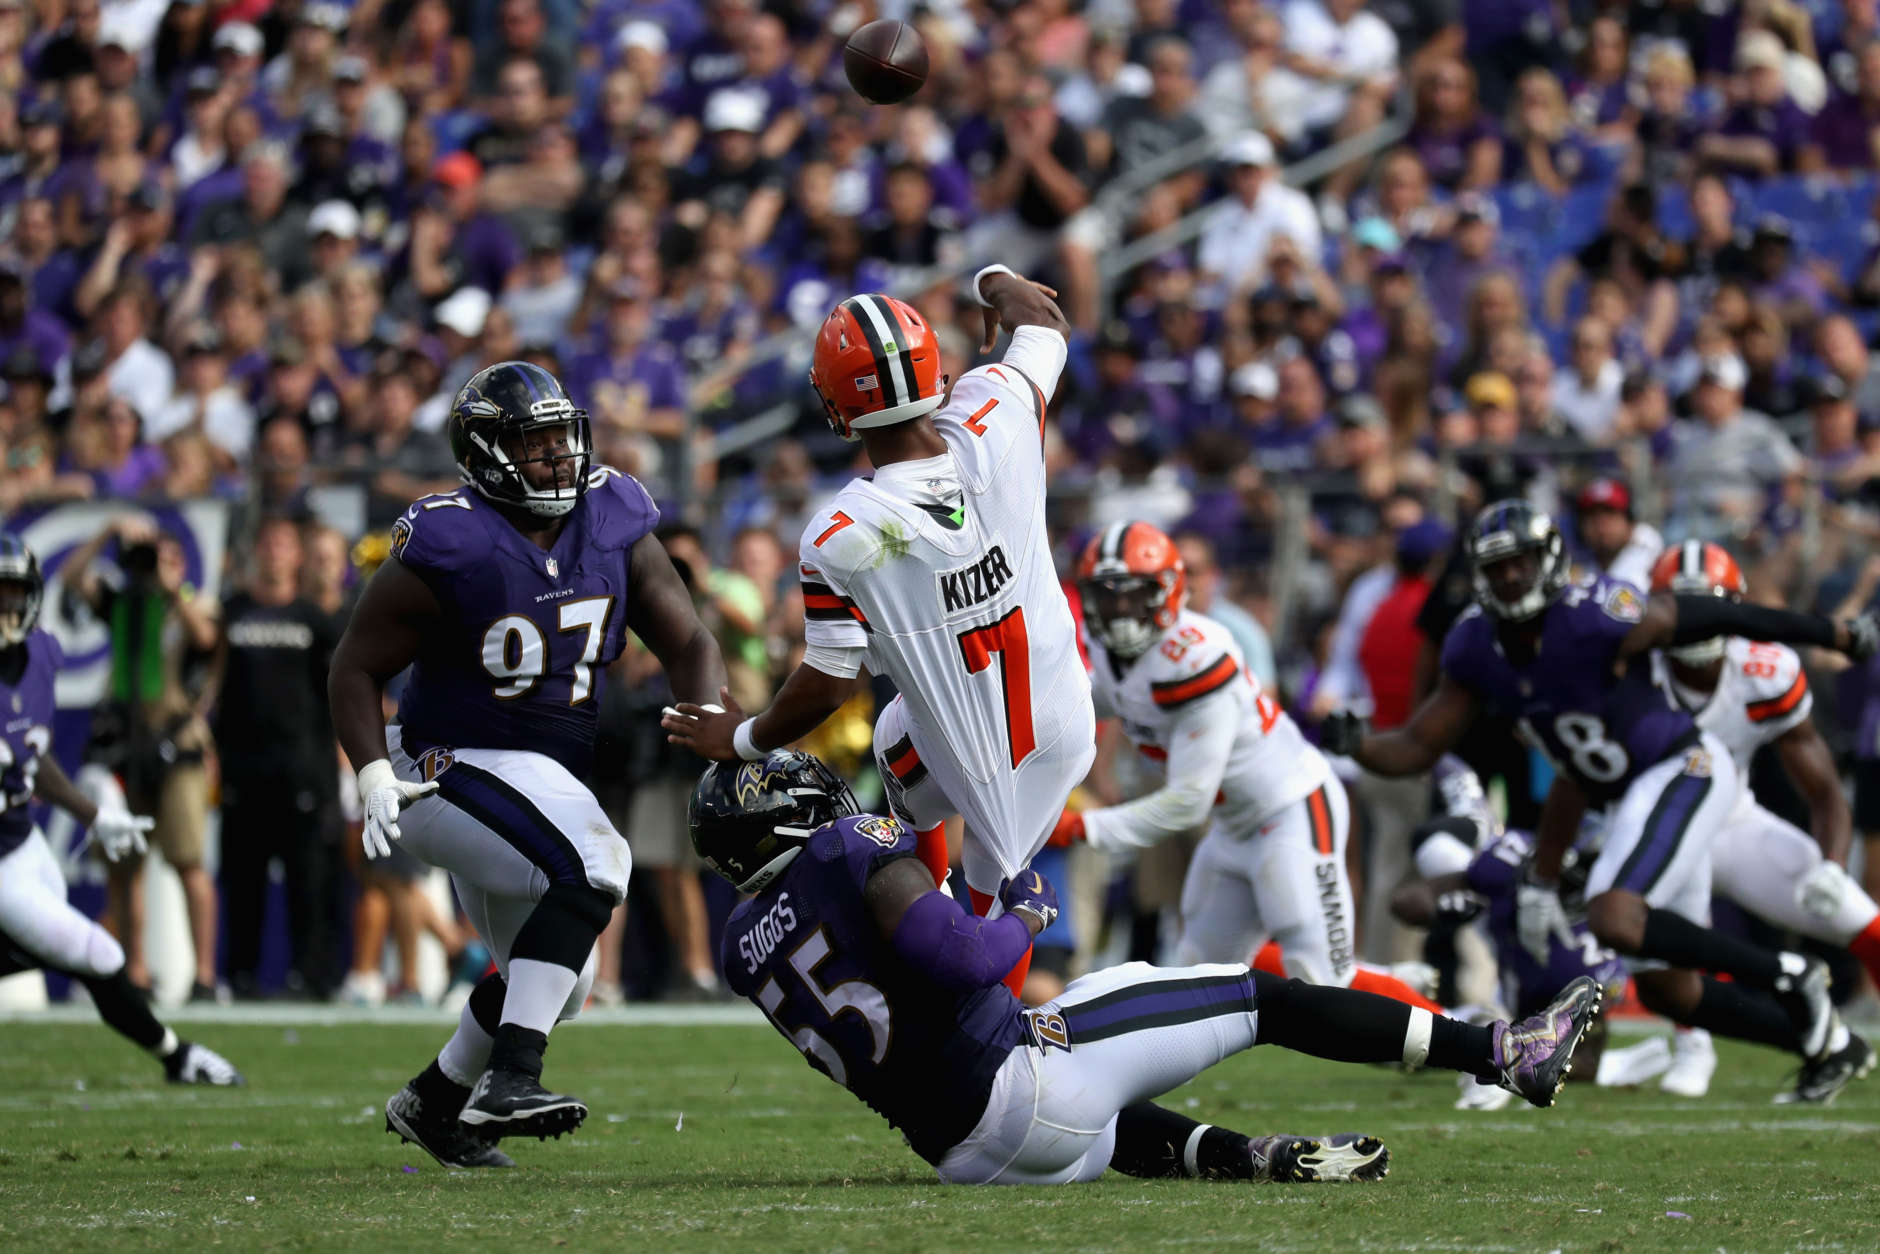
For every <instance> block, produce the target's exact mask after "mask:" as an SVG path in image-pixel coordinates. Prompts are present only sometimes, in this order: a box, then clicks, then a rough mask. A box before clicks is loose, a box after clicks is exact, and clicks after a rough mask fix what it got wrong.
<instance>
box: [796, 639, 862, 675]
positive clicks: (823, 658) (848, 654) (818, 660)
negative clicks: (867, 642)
mask: <svg viewBox="0 0 1880 1254" xmlns="http://www.w3.org/2000/svg"><path fill="white" fill-rule="evenodd" d="M867 657H868V649H867V648H866V647H865V646H862V645H834V644H817V643H816V642H815V641H810V642H808V643H806V644H805V645H804V646H803V665H805V666H810V667H814V668H815V669H817V670H819V671H821V672H822V673H823V674H825V675H834V676H835V677H836V678H837V679H854V678H855V677H856V676H857V675H859V674H860V673H861V670H862V662H863V661H864V660H866V659H867Z"/></svg>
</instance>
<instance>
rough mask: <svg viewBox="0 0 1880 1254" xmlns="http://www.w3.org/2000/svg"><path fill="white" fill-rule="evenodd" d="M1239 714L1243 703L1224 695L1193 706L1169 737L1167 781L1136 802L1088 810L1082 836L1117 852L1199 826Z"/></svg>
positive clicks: (1216, 790)
mask: <svg viewBox="0 0 1880 1254" xmlns="http://www.w3.org/2000/svg"><path fill="white" fill-rule="evenodd" d="M1240 715H1241V710H1240V703H1239V702H1238V700H1237V699H1236V698H1235V697H1234V696H1233V695H1231V694H1226V693H1223V694H1222V695H1220V696H1213V697H1208V698H1204V699H1203V700H1200V701H1196V702H1195V703H1193V704H1192V705H1191V706H1189V707H1188V709H1187V710H1186V711H1185V712H1184V713H1183V714H1182V717H1181V718H1180V719H1179V720H1177V721H1176V723H1175V727H1174V731H1173V734H1172V735H1170V737H1169V746H1168V779H1167V781H1166V782H1165V783H1164V784H1163V785H1162V787H1160V788H1158V789H1156V790H1155V791H1154V792H1152V793H1149V794H1148V795H1147V796H1143V797H1138V798H1136V799H1135V800H1134V801H1126V802H1124V803H1123V804H1122V805H1116V806H1105V807H1104V808H1103V809H1101V810H1086V811H1085V812H1084V839H1085V840H1086V841H1087V842H1089V844H1090V845H1091V847H1092V848H1095V849H1100V850H1102V851H1103V852H1105V853H1117V852H1119V851H1121V850H1124V849H1147V848H1149V847H1150V846H1151V845H1159V844H1161V843H1162V842H1163V841H1165V840H1167V839H1169V837H1171V836H1176V835H1179V834H1180V833H1182V832H1186V831H1190V830H1192V829H1194V828H1196V827H1199V826H1201V824H1202V823H1203V822H1204V821H1205V820H1206V819H1207V817H1208V811H1210V810H1212V809H1213V808H1214V798H1215V797H1216V796H1217V795H1218V794H1219V793H1220V791H1221V777H1222V776H1224V775H1225V774H1226V773H1227V758H1228V755H1229V754H1230V753H1232V752H1233V748H1234V737H1235V736H1236V735H1238V734H1239V732H1240Z"/></svg>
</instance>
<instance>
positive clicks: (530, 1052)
mask: <svg viewBox="0 0 1880 1254" xmlns="http://www.w3.org/2000/svg"><path fill="white" fill-rule="evenodd" d="M448 430H449V432H450V443H451V450H452V452H453V453H454V454H455V455H456V459H457V466H458V470H459V473H461V474H462V476H463V479H464V483H465V486H464V487H462V488H459V489H457V490H456V491H455V492H448V493H444V494H441V495H437V496H428V497H424V498H421V499H420V500H418V501H417V502H416V503H415V504H413V505H412V507H411V508H410V509H409V510H407V511H405V514H404V516H403V517H402V518H400V519H399V520H398V521H397V522H396V523H395V524H393V527H392V548H391V556H390V557H389V558H387V559H386V561H385V564H384V565H383V566H381V567H379V570H378V573H377V574H375V575H374V576H373V577H372V582H371V583H369V584H367V585H366V590H365V593H364V595H363V596H362V597H361V598H360V601H359V606H358V608H357V609H356V610H355V611H354V612H353V617H352V622H351V623H350V624H349V625H348V626H347V629H346V635H345V637H344V638H343V639H342V640H341V641H340V644H339V648H338V650H337V651H336V652H335V655H334V658H333V665H332V670H331V674H330V677H329V681H328V687H329V695H330V697H331V700H332V705H333V725H334V728H335V729H336V730H337V731H338V733H339V739H340V744H341V745H342V747H344V749H345V750H346V756H347V758H348V759H349V760H350V761H352V762H353V763H355V764H356V765H357V766H358V770H359V780H358V783H359V798H360V801H361V802H362V804H363V808H364V810H365V816H366V823H365V833H364V838H363V839H364V843H365V850H366V854H367V856H368V857H379V856H383V855H384V854H386V853H388V852H390V849H391V845H390V842H391V841H394V840H402V841H403V843H404V845H405V847H406V848H408V849H410V850H411V852H412V853H414V854H416V855H417V856H418V857H420V858H422V859H424V860H425V861H426V862H429V863H430V864H432V865H433V866H439V867H443V868H444V869H445V870H447V871H449V872H450V874H451V882H452V884H453V885H454V886H455V888H456V890H457V899H458V901H460V902H461V903H462V904H463V907H464V911H465V913H467V914H468V915H469V916H470V919H471V921H472V922H473V923H474V924H475V925H476V929H477V932H478V934H479V935H481V936H482V937H483V939H484V941H485V942H486V943H487V944H488V945H489V947H490V951H491V952H492V953H493V954H494V955H495V958H496V967H497V969H496V971H495V972H493V973H491V974H490V975H488V976H486V977H484V979H483V981H482V982H481V983H480V984H478V985H477V986H476V988H475V989H474V990H472V991H471V994H470V999H469V1001H468V1002H467V1003H466V1004H465V1006H464V1010H463V1015H462V1017H461V1019H460V1020H459V1022H458V1025H457V1031H456V1033H455V1035H453V1036H452V1037H451V1039H450V1040H449V1042H448V1043H446V1044H445V1046H444V1048H443V1050H442V1051H440V1052H439V1054H438V1056H437V1058H436V1059H435V1060H434V1061H433V1062H432V1063H431V1064H430V1065H429V1066H427V1067H426V1068H425V1069H424V1071H423V1072H422V1073H421V1074H419V1075H418V1076H417V1077H416V1078H414V1079H413V1080H412V1081H411V1082H410V1083H408V1084H407V1085H405V1087H404V1088H403V1089H401V1090H400V1091H399V1092H398V1093H396V1094H394V1095H393V1096H392V1098H391V1099H390V1100H389V1101H388V1102H386V1104H385V1126H386V1130H387V1131H391V1132H397V1133H398V1134H399V1135H400V1136H402V1137H404V1138H405V1139H407V1140H411V1141H416V1142H417V1143H418V1144H419V1145H420V1146H422V1147H423V1148H424V1149H425V1150H426V1151H427V1152H428V1153H430V1155H431V1156H432V1157H433V1158H435V1159H437V1161H438V1162H439V1163H441V1164H443V1165H445V1166H452V1167H507V1166H511V1165H513V1164H512V1163H511V1162H510V1160H509V1158H508V1156H507V1155H505V1154H503V1153H502V1152H501V1151H500V1150H498V1149H496V1147H495V1145H494V1142H495V1141H496V1140H498V1139H500V1138H502V1137H508V1136H535V1137H543V1136H560V1135H561V1134H562V1133H563V1132H569V1131H573V1130H574V1129H575V1128H577V1127H579V1126H580V1125H581V1122H582V1121H583V1120H584V1119H586V1117H587V1107H586V1106H585V1105H584V1104H583V1103H582V1102H580V1101H579V1100H578V1099H576V1098H573V1097H569V1096H566V1095H563V1094H558V1093H551V1092H549V1091H548V1090H547V1089H545V1088H544V1087H543V1086H542V1083H541V1075H542V1053H543V1051H544V1050H545V1049H546V1048H547V1045H548V1033H549V1031H550V1030H551V1029H552V1028H553V1027H554V1026H555V1024H556V1022H557V1021H558V1020H562V1019H572V1018H573V1017H574V1016H575V1015H576V1014H578V1013H580V1010H581V1005H582V1003H583V1002H585V1001H586V1000H587V994H588V989H589V987H590V986H591V985H592V984H593V981H594V943H595V940H596V939H597V938H598V937H599V936H600V933H601V929H602V928H604V927H606V925H607V922H608V919H609V918H610V917H611V916H612V913H613V909H614V907H615V906H617V905H619V904H620V902H621V900H622V899H623V898H624V897H625V895H626V891H627V874H628V871H629V869H630V866H631V858H630V857H629V855H628V852H627V843H626V841H625V840H623V839H622V838H621V836H620V833H619V832H617V831H615V830H614V825H613V823H612V822H611V821H609V819H608V818H607V815H606V814H605V812H603V811H602V809H601V807H600V803H599V802H597V801H596V800H595V799H594V794H593V793H592V792H590V791H589V790H588V788H587V786H586V785H585V784H583V783H582V782H581V780H582V778H583V777H584V776H585V775H586V774H587V770H588V766H589V763H590V760H591V759H592V757H593V752H594V733H595V725H596V721H597V719H598V706H599V701H598V700H597V697H598V688H597V685H598V682H599V679H598V672H599V671H600V670H601V669H602V668H604V667H605V666H606V665H607V664H608V663H609V662H612V661H613V660H614V659H615V658H616V657H618V656H619V655H620V651H621V647H622V645H623V643H624V641H625V639H626V633H627V631H628V630H629V629H631V630H632V631H633V632H634V634H636V635H638V636H639V637H640V639H641V640H644V641H645V642H646V644H647V646H648V647H649V648H650V649H652V651H653V653H654V654H655V655H656V656H657V657H658V658H659V660H660V662H661V663H662V664H663V665H664V666H665V669H666V673H667V674H668V675H669V676H670V677H671V680H672V686H673V689H674V691H676V692H678V693H680V694H682V695H685V696H690V697H694V698H696V699H699V700H709V699H710V698H711V697H712V696H713V695H714V694H716V693H717V692H718V690H719V689H720V688H721V687H722V686H723V684H724V679H725V669H724V662H723V659H722V658H720V656H719V653H718V645H717V643H716V642H715V641H714V640H713V639H712V637H711V634H710V633H709V632H708V631H706V630H705V628H704V627H703V626H702V625H700V623H699V621H698V616H697V615H696V614H695V613H694V612H693V608H692V598H691V596H690V595H689V594H688V593H687V592H686V589H685V585H684V584H683V583H682V582H681V581H680V579H679V575H678V572H677V571H675V570H674V569H673V566H672V562H671V561H670V559H668V558H667V556H666V550H665V548H664V547H663V546H662V545H661V544H660V543H659V541H658V540H656V539H655V538H654V537H653V534H652V532H653V528H654V525H655V524H656V523H657V522H658V521H659V511H658V510H657V509H656V508H654V505H653V502H652V499H651V498H650V497H649V496H647V494H646V490H645V489H644V488H642V487H641V486H640V485H639V483H638V481H636V480H634V479H633V478H632V477H631V476H628V475H624V474H621V473H620V472H619V471H617V470H614V469H612V468H610V467H607V466H591V465H590V464H589V448H590V447H591V446H590V444H589V438H588V416H587V411H585V410H581V409H576V408H575V407H574V404H573V402H571V401H570V400H569V399H568V396H567V393H565V392H564V391H563V390H562V387H561V384H560V382H559V381H558V380H556V378H555V377H554V376H553V375H551V374H549V373H548V372H547V371H545V370H543V369H541V368H540V367H538V366H533V365H530V364H528V363H526V362H519V361H506V362H498V363H497V364H496V365H493V366H490V367H488V368H486V369H484V370H482V371H480V372H478V373H477V374H476V376H475V377H473V378H472V379H471V380H470V381H469V382H468V383H466V384H465V385H464V387H463V389H462V390H461V391H460V392H458V394H457V398H456V403H455V404H454V405H453V406H452V408H451V413H450V418H449V426H448ZM407 666H409V667H410V668H411V677H410V681H409V682H408V683H407V684H406V685H405V690H404V694H403V696H402V697H401V699H400V701H399V704H398V716H397V721H396V723H395V724H394V725H393V726H392V728H391V729H390V732H389V734H388V732H387V729H386V727H385V723H384V719H383V717H382V715H381V714H380V701H381V700H382V693H383V692H384V689H385V684H386V681H388V680H389V679H391V678H392V677H393V676H394V675H397V674H398V673H399V672H400V671H402V670H404V669H405V668H406V667H407Z"/></svg>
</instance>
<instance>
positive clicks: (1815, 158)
mask: <svg viewBox="0 0 1880 1254" xmlns="http://www.w3.org/2000/svg"><path fill="white" fill-rule="evenodd" d="M1867 11H1868V13H1869V14H1871V13H1872V11H1873V8H1872V6H1871V5H1869V6H1867ZM1852 59H1853V60H1854V62H1855V65H1856V66H1857V69H1856V72H1855V81H1854V84H1853V86H1852V89H1851V90H1845V89H1844V90H1839V91H1836V92H1834V93H1832V94H1831V95H1830V96H1829V98H1828V103H1827V104H1826V105H1824V106H1822V109H1821V112H1819V113H1817V114H1816V115H1815V118H1814V122H1813V124H1812V126H1811V127H1810V130H1809V138H1810V141H1811V142H1810V145H1809V147H1808V148H1807V149H1805V150H1804V159H1803V166H1804V168H1808V169H1821V168H1823V167H1826V168H1828V169H1833V170H1871V169H1873V168H1874V166H1875V165H1876V164H1880V42H1868V43H1867V44H1865V45H1862V46H1860V47H1859V52H1858V54H1857V55H1853V57H1852Z"/></svg>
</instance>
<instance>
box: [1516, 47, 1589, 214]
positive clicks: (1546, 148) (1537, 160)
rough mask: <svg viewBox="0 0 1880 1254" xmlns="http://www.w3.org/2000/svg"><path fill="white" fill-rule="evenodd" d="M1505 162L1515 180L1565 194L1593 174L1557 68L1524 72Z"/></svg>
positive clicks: (1552, 192)
mask: <svg viewBox="0 0 1880 1254" xmlns="http://www.w3.org/2000/svg"><path fill="white" fill-rule="evenodd" d="M1608 25H1611V24H1610V23H1608ZM1502 165H1503V171H1502V177H1504V178H1506V179H1507V180H1508V181H1509V182H1516V183H1518V182H1522V181H1526V182H1530V183H1533V184H1534V185H1535V186H1537V187H1539V188H1540V189H1541V190H1542V191H1544V192H1546V193H1547V194H1548V195H1550V196H1563V195H1565V194H1566V193H1567V191H1568V190H1570V189H1571V188H1572V187H1574V186H1575V185H1576V184H1578V183H1580V182H1581V181H1582V180H1583V179H1585V178H1586V177H1587V176H1588V175H1589V174H1590V173H1592V171H1591V169H1590V168H1589V153H1588V151H1587V146H1586V143H1585V141H1584V140H1583V139H1582V138H1581V136H1580V135H1579V134H1577V133H1576V131H1575V128H1574V124H1573V114H1572V112H1571V110H1570V109H1569V107H1568V105H1567V93H1566V89H1565V88H1563V87H1561V85H1560V80H1559V79H1558V78H1555V77H1554V74H1553V71H1551V70H1544V69H1540V68H1538V67H1537V68H1535V69H1531V70H1528V71H1527V72H1526V73H1524V74H1522V75H1521V79H1520V82H1519V83H1518V84H1517V85H1516V88H1515V101H1514V112H1513V115H1512V116H1511V117H1510V118H1509V124H1508V134H1507V142H1506V144H1505V145H1504V148H1503V161H1502Z"/></svg>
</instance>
